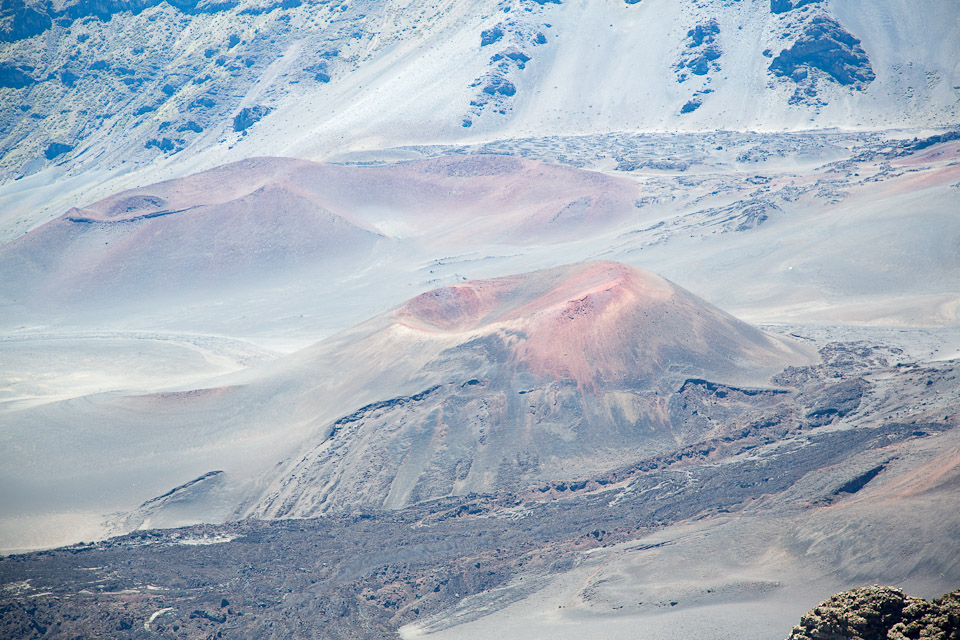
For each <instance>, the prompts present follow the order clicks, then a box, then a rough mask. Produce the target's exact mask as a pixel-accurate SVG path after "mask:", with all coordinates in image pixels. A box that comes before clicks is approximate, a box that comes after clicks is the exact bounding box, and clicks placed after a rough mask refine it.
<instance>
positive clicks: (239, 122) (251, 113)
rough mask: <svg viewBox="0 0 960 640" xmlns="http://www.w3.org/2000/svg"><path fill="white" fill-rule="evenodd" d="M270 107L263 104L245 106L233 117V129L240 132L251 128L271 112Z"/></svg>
mask: <svg viewBox="0 0 960 640" xmlns="http://www.w3.org/2000/svg"><path fill="white" fill-rule="evenodd" d="M270 111H271V110H270V107H264V106H263V105H259V104H258V105H256V106H254V107H245V108H243V109H241V110H240V113H238V114H237V115H236V116H234V118H233V130H234V131H237V132H240V131H244V130H246V129H249V128H250V127H252V126H253V125H255V124H256V123H257V122H259V121H260V120H261V119H262V118H263V116H265V115H267V114H268V113H270Z"/></svg>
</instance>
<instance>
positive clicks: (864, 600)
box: [789, 586, 960, 640]
mask: <svg viewBox="0 0 960 640" xmlns="http://www.w3.org/2000/svg"><path fill="white" fill-rule="evenodd" d="M917 638H930V639H931V640H934V639H935V640H957V639H960V590H957V591H952V592H950V593H948V594H946V595H944V596H942V597H940V598H937V599H935V600H932V601H928V600H922V599H920V598H913V597H911V596H908V595H906V594H904V593H903V591H901V590H900V589H895V588H893V587H879V586H873V587H861V588H859V589H853V590H851V591H844V592H843V593H839V594H837V595H835V596H833V597H832V598H830V599H829V600H826V601H824V602H822V603H820V604H819V605H817V606H816V607H814V608H813V609H812V610H811V611H809V612H807V613H806V614H804V616H803V617H802V618H801V619H800V624H799V625H797V626H796V627H794V628H793V633H791V634H790V638H789V640H907V639H911V640H913V639H917Z"/></svg>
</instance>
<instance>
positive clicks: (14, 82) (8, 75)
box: [0, 65, 36, 89]
mask: <svg viewBox="0 0 960 640" xmlns="http://www.w3.org/2000/svg"><path fill="white" fill-rule="evenodd" d="M27 71H29V69H24V68H23V67H14V66H9V65H3V66H0V87H5V88H8V89H22V88H23V87H29V86H30V85H32V84H34V83H36V80H35V79H34V78H33V77H32V76H31V75H30V74H29V73H27Z"/></svg>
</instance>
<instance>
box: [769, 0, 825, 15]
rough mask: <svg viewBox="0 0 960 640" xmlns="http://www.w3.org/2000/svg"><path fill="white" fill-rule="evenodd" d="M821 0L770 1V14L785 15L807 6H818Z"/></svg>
mask: <svg viewBox="0 0 960 640" xmlns="http://www.w3.org/2000/svg"><path fill="white" fill-rule="evenodd" d="M821 2H823V0H770V12H771V13H786V12H788V11H793V10H794V9H799V8H800V7H802V6H804V5H808V4H819V3H821Z"/></svg>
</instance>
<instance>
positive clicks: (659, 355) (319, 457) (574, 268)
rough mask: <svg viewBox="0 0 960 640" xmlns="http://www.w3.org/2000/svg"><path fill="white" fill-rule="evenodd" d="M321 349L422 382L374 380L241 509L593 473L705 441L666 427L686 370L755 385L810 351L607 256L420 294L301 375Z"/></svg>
mask: <svg viewBox="0 0 960 640" xmlns="http://www.w3.org/2000/svg"><path fill="white" fill-rule="evenodd" d="M331 350H334V351H338V352H341V353H352V354H359V357H358V358H356V362H355V363H354V366H355V367H357V368H359V369H363V370H365V371H367V374H366V375H367V379H368V380H370V379H373V378H376V377H377V376H382V378H381V379H395V378H396V377H397V376H398V374H399V373H400V371H402V370H404V369H409V370H408V371H407V377H408V378H409V379H417V380H419V381H421V387H422V388H421V389H420V391H419V392H417V393H409V394H405V395H393V394H390V393H389V392H388V391H387V390H386V389H384V390H383V394H382V395H381V398H389V399H384V400H381V401H378V402H374V403H370V404H367V405H366V406H364V407H362V408H359V409H358V410H356V411H355V412H353V413H352V414H349V415H345V416H341V417H340V418H339V419H338V420H335V421H332V422H328V423H327V425H326V426H325V428H323V429H321V430H318V431H317V433H318V434H319V437H318V439H317V440H316V441H314V442H309V443H307V445H306V446H305V447H304V449H303V450H302V451H301V452H300V453H298V454H297V455H295V456H293V457H291V459H290V460H289V462H288V464H287V465H285V466H284V467H282V468H281V470H280V471H279V472H278V473H277V474H276V476H275V477H274V478H273V479H272V481H271V482H270V486H269V488H268V489H267V491H266V492H264V494H263V495H262V496H261V497H260V498H259V499H258V500H257V501H256V502H255V504H254V505H253V506H252V508H250V510H249V511H248V513H250V514H253V515H257V516H261V517H284V516H308V515H314V514H317V513H323V512H326V511H328V510H339V509H346V508H350V507H353V506H357V505H368V506H376V507H387V508H398V507H402V506H404V505H407V504H410V503H412V502H416V501H419V500H423V499H429V498H434V497H439V496H445V495H451V494H464V493H468V492H484V491H497V490H520V489H524V488H530V487H532V486H534V485H536V484H537V483H542V482H544V481H549V480H557V479H577V478H584V477H589V476H591V475H592V474H597V473H600V472H602V471H604V470H607V469H610V468H613V467H616V466H618V465H622V464H628V463H630V462H632V461H636V460H637V459H639V458H642V457H643V456H646V455H653V454H656V453H658V452H662V451H665V450H668V449H670V448H675V447H677V446H678V445H682V444H684V442H687V441H690V440H695V439H696V438H697V437H702V436H703V434H690V433H680V432H679V431H677V430H675V429H673V428H672V425H671V421H670V417H669V414H668V411H667V404H668V402H669V399H670V396H671V395H672V394H673V393H674V392H676V391H677V390H678V389H679V388H680V386H681V385H682V384H683V382H684V381H685V380H686V379H689V378H697V379H708V380H714V381H725V382H733V383H740V384H744V383H745V384H751V383H760V382H762V381H763V380H765V379H766V377H767V376H769V375H770V374H771V373H773V372H775V371H779V370H781V369H782V368H783V367H785V366H787V365H788V364H791V363H795V362H798V361H802V360H805V356H804V355H803V354H801V353H800V352H799V351H797V350H796V348H795V347H792V346H790V345H788V344H786V343H784V342H782V341H780V340H777V339H775V338H773V337H771V336H769V335H767V334H765V333H763V332H761V331H759V330H757V329H755V328H753V327H750V326H749V325H747V324H745V323H743V322H740V321H739V320H737V319H735V318H733V317H732V316H730V315H728V314H726V313H724V312H722V311H720V310H719V309H717V308H715V307H712V306H711V305H709V304H707V303H706V302H704V301H703V300H700V299H699V298H697V297H696V296H694V295H693V294H691V293H689V292H687V291H685V290H684V289H681V288H680V287H677V286H676V285H674V284H672V283H670V282H668V281H667V280H664V279H663V278H661V277H659V276H657V275H655V274H653V273H650V272H647V271H644V270H641V269H637V268H634V267H630V266H626V265H623V264H618V263H613V262H588V263H580V264H573V265H568V266H563V267H558V268H553V269H547V270H543V271H537V272H534V273H527V274H522V275H515V276H508V277H503V278H496V279H492V280H476V281H471V282H464V283H463V284H458V285H456V286H452V287H445V288H442V289H437V290H434V291H430V292H427V293H424V294H423V295H420V296H418V297H416V298H414V299H412V300H410V301H409V302H407V303H406V304H405V305H403V306H401V307H400V308H398V309H396V310H394V311H393V312H391V313H389V314H386V315H384V316H381V317H379V318H377V319H375V320H373V321H371V322H370V323H367V324H366V325H364V326H363V327H362V328H360V329H358V330H357V332H356V333H355V334H350V333H348V334H346V335H342V336H340V337H339V338H337V339H336V340H332V341H328V342H327V343H321V344H320V345H318V346H317V347H314V348H313V349H311V350H308V351H307V352H305V353H304V354H301V355H300V356H298V358H299V361H300V364H299V367H300V369H299V370H300V371H301V372H306V371H308V370H309V368H310V364H309V363H314V364H315V365H317V366H319V364H320V363H321V362H329V358H330V357H331V354H330V351H331ZM381 368H382V369H381ZM398 369H399V371H398ZM362 377H363V376H360V378H362ZM357 379H359V378H357ZM367 386H368V388H369V387H370V384H368V385H367ZM328 393H329V392H328ZM310 394H311V398H310V399H304V401H303V402H302V403H300V404H301V405H302V406H319V405H322V404H323V403H324V402H325V395H326V394H324V393H323V392H319V393H318V391H317V387H316V386H314V387H312V389H311V392H310ZM391 395H393V397H391Z"/></svg>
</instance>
